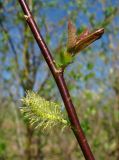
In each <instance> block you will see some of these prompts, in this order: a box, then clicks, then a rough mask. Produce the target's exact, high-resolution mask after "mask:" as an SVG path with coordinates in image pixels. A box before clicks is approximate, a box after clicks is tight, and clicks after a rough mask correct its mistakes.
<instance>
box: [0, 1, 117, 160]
mask: <svg viewBox="0 0 119 160" xmlns="http://www.w3.org/2000/svg"><path fill="white" fill-rule="evenodd" d="M27 2H28V3H29V6H30V9H31V10H32V12H33V15H34V16H35V19H36V21H37V23H38V26H39V28H40V30H41V33H42V35H43V37H44V39H45V41H46V42H47V44H48V47H49V48H50V50H51V51H52V54H53V56H54V58H55V59H57V57H58V54H60V53H61V52H62V50H64V49H65V46H66V42H67V21H68V19H71V20H72V21H73V22H74V23H75V24H76V26H77V29H78V31H77V32H78V33H80V32H81V31H82V30H83V29H84V28H87V27H88V28H91V30H93V29H96V28H100V27H104V28H105V34H104V36H103V37H102V38H101V39H100V40H99V41H97V42H95V43H94V44H93V45H91V46H90V47H88V48H87V49H85V50H84V51H83V52H82V53H80V54H79V55H77V56H76V58H75V60H74V63H73V64H71V65H70V66H69V67H68V68H67V69H66V71H65V79H66V81H67V84H68V88H69V91H70V93H71V96H72V99H73V102H74V105H75V106H76V110H77V113H78V116H79V119H80V121H81V125H82V127H83V129H84V131H85V134H86V136H87V139H88V141H89V143H90V146H91V148H92V151H93V153H94V156H95V158H96V159H99V160H106V159H107V160H108V159H109V160H119V72H118V70H119V54H118V52H119V17H118V15H119V7H118V6H119V2H118V0H113V1H112V0H97V1H94V0H89V1H88V0H83V1H81V0H74V1H69V0H62V1H58V0H51V1H48V0H39V1H37V0H27ZM0 73H1V74H0V91H1V95H0V159H1V160H21V159H22V160H51V159H52V160H63V159H64V160H78V159H81V160H83V159H84V158H83V156H82V153H81V152H80V151H79V147H78V145H77V142H76V140H75V138H74V135H73V133H72V131H71V130H70V129H69V128H67V129H66V130H65V131H64V132H63V133H62V132H61V131H60V128H55V129H53V130H52V132H51V133H44V134H43V133H41V131H40V130H39V131H35V130H33V128H31V127H30V126H29V125H28V124H27V123H25V122H24V121H23V120H22V118H21V115H20V112H19V107H20V106H21V103H20V99H21V97H23V96H24V95H25V91H26V90H34V91H37V92H38V93H39V95H40V96H42V97H44V98H46V99H48V100H52V101H55V100H57V102H60V103H62V101H61V98H60V96H59V92H58V89H57V87H56V84H55V83H54V80H53V78H52V76H51V73H50V72H49V69H48V67H47V66H46V63H45V62H44V59H43V57H42V55H41V53H40V51H39V49H38V46H37V45H36V43H35V41H34V39H33V36H32V34H31V32H30V29H29V28H28V27H27V25H26V22H25V20H24V16H23V12H22V10H21V8H20V5H19V4H18V1H16V0H10V1H8V0H4V1H3V0H0ZM62 106H63V104H62ZM62 110H63V111H64V107H62Z"/></svg>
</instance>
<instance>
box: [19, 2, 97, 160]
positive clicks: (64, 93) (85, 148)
mask: <svg viewBox="0 0 119 160" xmlns="http://www.w3.org/2000/svg"><path fill="white" fill-rule="evenodd" d="M19 3H20V5H21V7H22V9H23V11H24V14H25V15H24V17H25V18H26V21H27V23H28V25H29V27H30V29H31V31H32V34H33V36H34V38H35V39H36V41H37V44H38V46H39V48H40V49H41V52H42V55H43V56H44V59H45V61H46V63H47V65H48V66H49V69H50V71H51V73H52V75H53V77H54V79H55V81H56V84H57V86H58V88H59V91H60V94H61V97H62V100H63V102H64V105H65V107H66V110H67V113H68V117H69V120H70V122H71V125H72V130H73V132H74V134H75V137H76V139H77V141H78V143H79V145H80V147H81V150H82V152H83V154H84V157H85V159H86V160H94V156H93V154H92V152H91V149H90V147H89V145H88V142H87V140H86V138H85V135H84V133H83V130H82V128H81V125H80V122H79V120H78V116H77V114H76V111H75V108H74V105H73V103H72V100H71V97H70V94H69V91H68V89H67V85H66V83H65V80H64V77H63V70H62V69H57V67H56V65H55V61H54V59H53V58H52V56H51V53H50V51H49V49H48V47H47V45H46V44H45V42H44V39H43V37H42V36H41V33H40V31H39V29H38V27H37V24H36V22H35V21H34V18H33V16H32V14H31V12H30V9H29V7H28V5H27V3H26V1H25V0H19Z"/></svg>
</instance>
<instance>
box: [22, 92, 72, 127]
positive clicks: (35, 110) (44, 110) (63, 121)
mask: <svg viewBox="0 0 119 160" xmlns="http://www.w3.org/2000/svg"><path fill="white" fill-rule="evenodd" d="M21 100H22V102H23V104H24V105H23V107H21V112H22V113H23V115H24V117H25V118H27V119H28V120H29V122H30V124H31V125H32V126H35V128H42V129H43V130H45V129H48V128H52V127H54V126H62V128H65V127H67V126H69V125H70V123H69V121H68V118H67V117H66V116H65V115H64V112H63V111H62V110H61V107H60V105H59V104H56V103H54V102H50V101H47V100H45V99H44V98H42V97H40V96H39V95H38V94H37V93H34V92H33V91H27V93H26V97H24V98H23V99H21Z"/></svg>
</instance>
